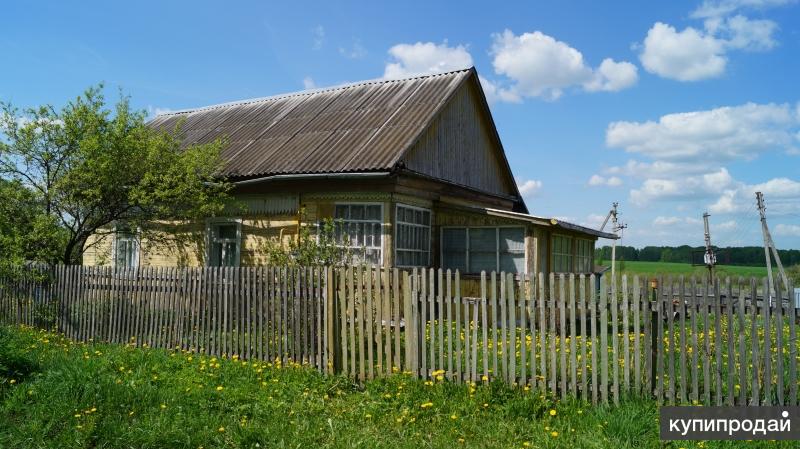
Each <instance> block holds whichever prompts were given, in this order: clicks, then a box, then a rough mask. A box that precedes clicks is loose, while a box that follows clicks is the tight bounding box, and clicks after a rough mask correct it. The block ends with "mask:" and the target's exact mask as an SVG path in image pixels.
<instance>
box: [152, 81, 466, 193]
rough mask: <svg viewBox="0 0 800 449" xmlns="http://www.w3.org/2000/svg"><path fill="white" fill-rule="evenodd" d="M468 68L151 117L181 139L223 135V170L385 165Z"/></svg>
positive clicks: (241, 173) (256, 173)
mask: <svg viewBox="0 0 800 449" xmlns="http://www.w3.org/2000/svg"><path fill="white" fill-rule="evenodd" d="M470 76H477V75H476V74H475V71H474V69H465V70H459V71H454V72H449V73H443V74H438V75H429V76H420V77H416V78H409V79H402V80H375V81H364V82H360V83H355V84H350V85H346V86H338V87H333V88H328V89H320V90H315V91H305V92H297V93H292V94H284V95H278V96H274V97H268V98H261V99H254V100H244V101H239V102H233V103H226V104H222V105H216V106H208V107H203V108H198V109H192V110H186V111H178V112H171V113H167V114H162V115H159V116H157V117H155V118H154V119H153V120H152V121H151V122H150V125H151V126H153V127H155V128H158V129H165V130H171V129H174V127H175V126H176V125H178V124H179V123H181V122H182V125H181V130H182V132H183V136H184V137H183V139H184V140H183V142H184V145H187V146H188V145H194V144H202V143H207V142H212V141H213V140H215V139H217V138H225V139H227V142H228V145H227V147H226V148H225V149H224V150H223V152H222V156H223V158H224V159H225V160H226V166H225V169H224V173H222V174H223V175H225V176H229V177H232V178H252V177H260V176H269V175H276V174H300V173H347V172H364V171H386V170H391V169H392V168H394V167H395V165H396V164H397V163H398V161H400V159H401V158H402V156H403V154H404V153H405V151H406V150H407V149H408V147H409V146H410V145H412V144H413V143H414V141H415V140H416V138H417V136H418V135H419V134H420V133H421V132H422V131H423V130H424V129H425V128H426V127H427V125H428V123H429V122H430V121H431V120H432V119H433V118H434V116H435V115H436V112H437V111H438V110H439V109H440V107H441V105H442V104H443V103H444V102H446V101H447V99H448V98H450V96H451V95H452V93H453V92H454V91H455V90H456V89H457V88H458V87H459V86H460V85H461V84H463V83H464V82H465V81H466V80H467V79H468V78H469V77H470Z"/></svg>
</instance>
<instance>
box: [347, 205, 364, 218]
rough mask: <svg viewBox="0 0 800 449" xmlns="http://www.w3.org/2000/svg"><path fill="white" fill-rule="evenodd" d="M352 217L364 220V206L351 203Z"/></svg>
mask: <svg viewBox="0 0 800 449" xmlns="http://www.w3.org/2000/svg"><path fill="white" fill-rule="evenodd" d="M350 218H351V219H353V220H363V219H364V206H363V205H360V204H351V205H350Z"/></svg>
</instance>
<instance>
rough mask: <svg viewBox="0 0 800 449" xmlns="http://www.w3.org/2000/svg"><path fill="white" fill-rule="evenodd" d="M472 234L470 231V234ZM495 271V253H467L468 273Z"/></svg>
mask: <svg viewBox="0 0 800 449" xmlns="http://www.w3.org/2000/svg"><path fill="white" fill-rule="evenodd" d="M471 233H472V232H471V231H470V234H471ZM495 270H497V253H496V252H495V251H491V252H487V251H470V252H469V272H470V273H480V272H481V271H495Z"/></svg>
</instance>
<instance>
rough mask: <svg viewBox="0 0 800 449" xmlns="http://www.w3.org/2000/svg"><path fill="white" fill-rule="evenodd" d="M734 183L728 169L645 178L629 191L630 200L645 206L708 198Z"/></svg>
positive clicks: (720, 192)
mask: <svg viewBox="0 0 800 449" xmlns="http://www.w3.org/2000/svg"><path fill="white" fill-rule="evenodd" d="M734 185H735V181H734V180H733V178H732V177H731V175H730V173H728V170H727V169H725V168H720V169H719V170H718V171H716V172H710V173H705V174H702V175H697V176H684V177H675V178H651V179H646V180H645V181H644V182H643V183H642V185H641V186H640V187H639V188H636V189H633V190H631V192H630V198H631V202H633V203H634V204H636V205H638V206H646V205H649V204H652V203H655V202H658V201H663V200H686V199H698V198H709V197H712V196H715V195H720V194H722V193H723V192H725V190H726V189H729V188H731V187H732V186H734Z"/></svg>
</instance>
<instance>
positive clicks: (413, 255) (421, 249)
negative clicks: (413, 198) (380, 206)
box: [395, 204, 431, 267]
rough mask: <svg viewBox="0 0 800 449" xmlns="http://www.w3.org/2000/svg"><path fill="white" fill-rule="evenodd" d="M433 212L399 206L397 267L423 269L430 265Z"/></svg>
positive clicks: (396, 230)
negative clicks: (422, 267)
mask: <svg viewBox="0 0 800 449" xmlns="http://www.w3.org/2000/svg"><path fill="white" fill-rule="evenodd" d="M430 257H431V211H429V210H427V209H421V208H418V207H411V206H404V205H400V204H398V205H397V217H396V226H395V265H397V266H398V267H421V266H428V265H429V264H430Z"/></svg>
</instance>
